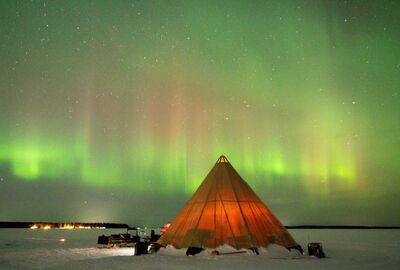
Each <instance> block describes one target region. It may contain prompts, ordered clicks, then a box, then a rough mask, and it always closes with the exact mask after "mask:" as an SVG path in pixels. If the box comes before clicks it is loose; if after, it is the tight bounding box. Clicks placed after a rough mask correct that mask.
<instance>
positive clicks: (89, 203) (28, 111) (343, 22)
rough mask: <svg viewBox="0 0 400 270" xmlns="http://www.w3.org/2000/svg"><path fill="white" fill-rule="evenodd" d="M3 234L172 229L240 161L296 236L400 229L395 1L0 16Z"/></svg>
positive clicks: (33, 9) (63, 8) (49, 6)
mask: <svg viewBox="0 0 400 270" xmlns="http://www.w3.org/2000/svg"><path fill="white" fill-rule="evenodd" d="M0 22H1V23H0V38H1V42H0V59H1V61H0V74H1V77H0V78H1V79H0V220H1V221H30V220H38V221H54V222H61V221H81V222H85V221H86V222H92V221H96V222H97V221H98V222H120V223H129V224H131V225H148V226H159V225H162V224H163V223H164V222H167V221H169V220H171V219H172V218H173V217H174V216H175V215H176V214H177V212H178V211H179V210H180V208H181V207H182V206H183V205H184V203H185V201H186V200H187V199H188V198H189V197H190V195H191V194H192V193H193V192H194V191H195V190H196V188H197V187H198V185H199V184H200V183H201V181H202V180H203V179H204V178H205V177H206V175H207V173H208V172H209V170H210V169H211V168H212V166H213V165H214V163H215V161H216V160H217V159H218V157H219V156H220V155H222V154H224V155H226V156H227V157H228V159H229V160H230V162H231V163H232V165H233V166H234V167H235V168H236V169H237V171H238V172H239V173H240V174H241V176H242V177H243V178H244V179H245V180H246V181H247V182H248V183H249V184H250V185H251V187H252V188H253V189H254V190H255V192H256V193H257V194H258V195H259V196H260V198H261V199H262V200H263V201H264V202H265V203H266V204H267V206H268V207H269V208H270V209H271V210H272V211H273V212H274V213H275V214H276V215H277V216H278V218H280V220H281V221H282V222H283V223H284V224H286V225H297V224H325V225H326V224H344V225H356V224H357V225H400V214H399V213H400V196H399V193H400V166H399V165H400V164H399V163H400V155H399V154H400V124H399V123H400V2H399V1H375V0H374V1H328V0H327V1H311V0H310V1H301V0H299V1H281V0H280V1H231V0H229V1H205V0H202V1H188V0H182V1H100V0H96V1H82V0H78V1H74V0H69V1H28V0H26V1H11V0H9V1H6V0H4V1H0Z"/></svg>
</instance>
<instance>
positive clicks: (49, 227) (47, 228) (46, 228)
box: [43, 225, 51, 230]
mask: <svg viewBox="0 0 400 270" xmlns="http://www.w3.org/2000/svg"><path fill="white" fill-rule="evenodd" d="M43 229H45V230H49V229H51V226H50V225H46V226H44V227H43Z"/></svg>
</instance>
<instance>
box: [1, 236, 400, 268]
mask: <svg viewBox="0 0 400 270" xmlns="http://www.w3.org/2000/svg"><path fill="white" fill-rule="evenodd" d="M117 232H118V233H119V232H123V230H117V231H115V230H113V231H111V230H46V231H45V230H29V229H0V269H1V270H7V269H85V270H86V269H218V270H224V269H240V270H243V269H296V270H299V269H300V270H301V269H363V270H365V269H385V270H388V269H399V265H400V252H399V251H400V230H290V233H291V234H292V235H293V237H294V238H295V239H296V240H297V241H298V242H299V243H300V244H301V245H302V246H303V248H306V246H307V243H308V242H322V243H323V247H324V251H325V253H326V255H327V257H328V258H326V259H313V258H307V257H303V258H302V257H298V256H295V255H294V254H289V253H285V252H286V251H285V250H280V249H279V248H277V247H273V248H272V249H271V250H270V251H265V252H262V254H261V255H259V256H257V255H253V254H250V253H241V254H231V255H221V256H210V255H208V254H202V255H201V256H194V257H186V256H184V255H182V254H180V252H171V250H166V251H164V252H161V253H157V254H152V255H143V256H131V255H132V249H130V248H119V249H99V248H97V247H96V241H97V236H98V235H101V234H106V235H107V234H111V233H117ZM61 239H65V241H62V240H61Z"/></svg>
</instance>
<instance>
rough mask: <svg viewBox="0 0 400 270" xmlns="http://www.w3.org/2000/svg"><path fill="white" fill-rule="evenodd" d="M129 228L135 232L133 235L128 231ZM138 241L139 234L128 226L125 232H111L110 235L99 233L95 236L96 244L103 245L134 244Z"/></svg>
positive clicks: (123, 245)
mask: <svg viewBox="0 0 400 270" xmlns="http://www.w3.org/2000/svg"><path fill="white" fill-rule="evenodd" d="M130 230H134V231H135V232H136V233H135V235H131V234H130V233H129V231H130ZM138 242H140V236H139V235H138V230H137V229H136V228H128V229H127V230H126V233H120V234H112V235H110V236H106V235H101V236H99V237H98V238H97V244H98V245H103V246H104V247H127V246H134V245H135V243H138Z"/></svg>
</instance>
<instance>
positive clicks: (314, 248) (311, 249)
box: [308, 243, 325, 258]
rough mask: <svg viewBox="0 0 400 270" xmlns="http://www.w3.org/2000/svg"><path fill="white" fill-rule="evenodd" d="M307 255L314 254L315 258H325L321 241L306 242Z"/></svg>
mask: <svg viewBox="0 0 400 270" xmlns="http://www.w3.org/2000/svg"><path fill="white" fill-rule="evenodd" d="M308 255H309V256H315V257H317V258H325V253H324V250H323V249H322V244H321V243H309V244H308Z"/></svg>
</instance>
